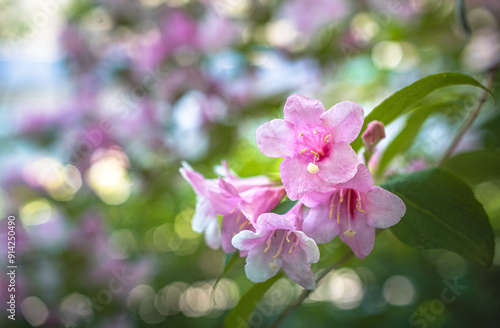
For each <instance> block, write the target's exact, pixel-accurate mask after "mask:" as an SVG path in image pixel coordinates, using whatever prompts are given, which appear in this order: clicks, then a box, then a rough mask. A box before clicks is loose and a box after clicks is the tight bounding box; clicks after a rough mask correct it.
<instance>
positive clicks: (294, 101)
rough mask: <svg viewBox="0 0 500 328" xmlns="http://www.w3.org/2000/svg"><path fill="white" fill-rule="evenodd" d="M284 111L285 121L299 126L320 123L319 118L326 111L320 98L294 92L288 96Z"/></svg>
mask: <svg viewBox="0 0 500 328" xmlns="http://www.w3.org/2000/svg"><path fill="white" fill-rule="evenodd" d="M284 113H285V117H284V118H285V121H287V122H290V123H293V124H295V125H297V126H301V125H305V124H310V125H320V124H321V121H320V119H319V118H320V116H321V115H322V114H323V113H325V106H323V104H322V103H321V102H320V101H319V100H316V99H311V98H308V97H305V96H302V95H299V94H296V93H294V94H292V95H290V96H289V97H288V98H287V100H286V103H285V108H284Z"/></svg>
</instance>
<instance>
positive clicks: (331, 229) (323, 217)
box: [302, 203, 340, 244]
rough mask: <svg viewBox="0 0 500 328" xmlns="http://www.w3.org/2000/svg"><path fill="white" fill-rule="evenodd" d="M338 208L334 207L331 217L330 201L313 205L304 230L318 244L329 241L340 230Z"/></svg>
mask: <svg viewBox="0 0 500 328" xmlns="http://www.w3.org/2000/svg"><path fill="white" fill-rule="evenodd" d="M337 206H338V205H337ZM336 209H337V208H335V207H334V208H333V210H332V217H330V204H329V203H326V204H321V205H318V206H316V207H313V208H312V209H311V210H310V211H309V213H308V214H307V216H306V218H305V220H304V224H303V226H302V231H304V233H305V234H306V235H307V236H309V237H311V238H312V239H314V240H315V241H316V243H318V244H325V243H329V242H330V241H332V240H333V238H335V237H336V236H337V235H338V234H339V232H340V228H339V225H338V224H337V212H336Z"/></svg>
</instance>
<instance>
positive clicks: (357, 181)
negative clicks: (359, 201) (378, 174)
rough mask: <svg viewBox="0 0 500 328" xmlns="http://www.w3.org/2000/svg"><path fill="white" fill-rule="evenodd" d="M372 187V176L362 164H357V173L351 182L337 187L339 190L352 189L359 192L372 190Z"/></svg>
mask: <svg viewBox="0 0 500 328" xmlns="http://www.w3.org/2000/svg"><path fill="white" fill-rule="evenodd" d="M373 187H374V183H373V178H372V174H371V173H370V170H368V168H367V167H366V166H365V165H363V164H358V171H357V172H356V175H355V176H354V177H353V178H352V179H351V180H349V181H347V182H344V183H340V184H338V185H337V188H339V189H354V190H356V191H359V192H368V191H370V190H372V189H373Z"/></svg>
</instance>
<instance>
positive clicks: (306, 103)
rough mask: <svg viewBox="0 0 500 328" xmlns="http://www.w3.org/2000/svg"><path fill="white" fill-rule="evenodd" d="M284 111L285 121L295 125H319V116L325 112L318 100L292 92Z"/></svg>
mask: <svg viewBox="0 0 500 328" xmlns="http://www.w3.org/2000/svg"><path fill="white" fill-rule="evenodd" d="M284 113H285V117H284V118H285V121H287V122H290V123H293V124H295V125H298V126H300V125H304V124H313V125H320V124H321V121H320V116H321V115H322V114H324V113H325V106H323V104H322V103H321V101H319V100H316V99H311V98H308V97H305V96H302V95H299V94H296V93H294V94H292V95H290V96H289V97H288V98H287V100H286V103H285V108H284ZM358 133H359V131H358Z"/></svg>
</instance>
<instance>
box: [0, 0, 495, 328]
mask: <svg viewBox="0 0 500 328" xmlns="http://www.w3.org/2000/svg"><path fill="white" fill-rule="evenodd" d="M458 2H460V1H452V0H432V1H431V0H408V1H403V0H389V1H382V0H363V1H362V0H359V1H347V0H313V1H309V0H290V1H283V0H255V1H251V0H213V1H210V0H199V1H195V0H29V1H28V0H18V1H9V0H0V211H1V213H2V215H1V218H0V233H1V240H2V246H1V252H0V254H1V255H0V266H1V267H3V268H5V267H6V265H7V248H6V246H5V245H6V240H5V239H6V236H7V220H6V218H7V216H8V215H9V214H14V216H15V217H16V229H17V230H16V237H17V239H16V241H17V243H16V260H17V264H18V270H17V277H16V278H17V285H16V291H17V294H16V301H17V303H16V304H17V320H16V321H15V322H13V321H11V320H8V319H7V314H8V313H7V312H6V311H5V310H6V305H5V304H6V303H5V302H6V301H7V297H8V295H7V290H6V286H7V284H8V276H6V275H5V274H2V275H1V276H0V283H1V285H2V288H1V290H0V298H1V300H2V301H1V302H2V304H4V305H3V307H5V309H4V308H2V309H0V310H1V313H2V314H1V315H0V325H1V326H2V327H98V328H99V327H119V328H128V327H149V326H152V327H201V326H203V327H221V326H222V325H223V321H224V315H225V314H226V313H227V312H228V311H229V310H230V309H231V308H233V307H234V306H235V305H236V304H237V302H238V300H239V299H240V297H241V296H242V295H243V294H244V293H245V291H246V290H247V289H248V288H249V287H250V286H251V285H252V284H251V283H250V282H249V281H248V280H247V278H246V277H245V275H244V272H243V262H241V263H240V265H239V266H237V267H235V268H234V269H233V270H231V272H229V274H228V275H226V276H225V278H223V279H222V280H221V282H220V284H219V286H218V288H217V290H216V292H215V293H214V294H213V295H211V293H212V287H213V284H214V282H215V280H216V279H217V277H218V276H219V275H220V273H221V272H222V269H223V266H224V261H225V259H226V255H225V254H224V253H223V252H222V250H211V249H209V248H208V247H207V246H206V245H205V243H204V240H203V236H200V235H199V234H197V233H195V232H193V231H192V229H191V218H192V215H193V213H194V206H195V195H194V192H193V191H192V189H191V187H190V186H189V185H188V184H187V183H186V182H185V181H184V180H183V179H182V178H181V177H180V175H179V173H178V168H179V167H180V163H181V161H182V160H186V161H188V162H189V163H190V164H191V165H192V166H193V167H194V168H195V169H196V170H198V171H200V172H201V173H203V174H204V175H205V176H206V177H208V178H214V177H216V175H215V173H213V171H212V167H213V166H214V165H216V164H219V163H220V162H221V160H223V159H226V160H227V161H228V163H229V166H230V167H231V168H232V169H233V170H234V171H235V172H237V173H238V174H239V175H240V176H243V177H247V176H252V175H259V174H276V173H277V172H278V166H279V159H278V160H277V159H270V158H266V157H265V156H263V155H262V154H261V153H260V152H259V150H258V149H257V147H256V145H255V141H254V137H255V129H256V128H257V127H258V126H259V125H260V124H262V123H263V122H265V121H267V120H269V119H272V118H277V117H280V115H282V108H283V104H284V101H285V100H286V97H287V96H288V95H289V94H291V93H292V92H298V93H301V94H303V95H306V96H308V97H312V98H317V99H320V100H321V101H322V102H323V103H324V104H325V107H326V108H329V107H330V106H332V105H334V104H335V103H337V102H339V101H342V100H353V101H356V102H358V103H360V104H361V105H362V106H363V107H364V108H365V112H366V113H368V112H369V111H370V110H371V109H372V108H373V107H374V106H376V105H377V104H378V103H380V102H381V101H382V100H383V99H384V98H386V97H387V96H389V95H390V94H392V93H393V92H395V91H397V90H399V89H400V88H402V87H404V86H406V85H408V84H410V83H412V82H413V81H415V80H417V79H419V78H421V77H423V76H426V75H429V74H433V73H437V72H445V71H458V72H463V73H466V74H470V75H472V76H474V77H475V78H477V79H478V80H479V81H483V82H484V72H485V71H486V70H487V69H488V68H489V67H490V66H491V65H493V64H495V63H496V62H498V60H499V57H500V32H499V28H498V27H499V24H500V2H498V1H497V0H474V1H466V17H467V21H468V25H469V26H465V25H467V24H464V23H463V22H461V21H460V19H458V17H459V15H458V13H457V3H458ZM496 81H497V82H496V83H495V84H496V85H497V86H498V78H497V80H496ZM498 89H499V88H497V90H498ZM495 94H496V97H497V99H500V98H499V95H500V94H499V92H498V91H496V92H495ZM476 99H477V91H476V90H474V88H471V87H463V88H462V87H452V88H445V89H443V90H441V91H438V92H435V93H433V94H432V95H431V96H429V97H427V98H426V99H425V100H424V103H425V102H427V103H429V104H435V103H439V102H447V103H448V104H449V102H453V106H447V107H446V108H445V109H444V110H443V111H441V112H439V113H438V114H435V115H433V116H431V117H430V118H429V119H428V120H427V121H426V122H425V124H424V125H423V128H422V130H421V131H420V132H419V133H418V135H417V138H416V140H415V143H414V144H413V145H412V147H411V148H410V150H409V151H408V152H406V153H405V154H403V155H400V156H398V157H397V158H396V159H395V160H393V161H392V162H391V163H390V164H389V165H388V166H387V169H386V170H385V172H384V173H383V174H380V175H379V177H378V180H379V182H383V181H384V178H385V176H387V175H390V174H395V173H399V172H410V171H415V170H420V169H424V168H426V167H429V166H432V165H435V163H436V162H437V160H438V158H439V157H440V154H442V153H443V151H444V150H445V149H446V147H447V146H448V144H449V143H450V142H451V138H452V137H453V135H454V134H455V131H456V129H457V127H458V126H459V125H460V124H461V122H462V121H463V119H464V117H465V115H466V113H467V111H468V110H469V109H470V108H471V107H472V106H473V104H474V103H475V101H476ZM403 126H404V120H398V121H396V122H394V123H393V124H391V125H390V126H388V127H387V130H386V133H387V140H385V141H384V142H382V143H381V144H380V147H379V152H378V153H377V154H379V155H380V153H381V152H383V148H384V147H385V146H386V145H387V142H388V141H390V140H391V138H394V136H396V135H397V134H398V133H399V131H400V130H401V129H402V128H403ZM499 126H500V113H499V111H498V100H497V104H496V105H495V104H494V102H493V101H489V102H487V103H486V105H485V107H484V108H483V111H482V114H481V115H480V117H479V118H478V120H477V121H476V123H475V124H474V126H473V128H472V129H471V130H470V131H469V133H467V135H466V137H465V138H464V140H463V142H462V143H461V144H460V145H459V150H458V151H459V152H465V151H471V150H477V149H479V150H480V149H489V150H493V151H496V150H499V149H500V128H499ZM376 159H377V155H376V156H375V161H374V163H371V165H372V166H376V165H377V164H376ZM473 188H474V191H475V193H476V196H477V198H478V200H479V201H480V202H481V203H482V204H483V205H484V207H485V209H486V211H487V212H488V214H489V216H490V218H491V222H492V225H493V228H494V229H495V233H496V236H497V237H496V245H497V247H496V254H497V256H496V257H495V260H494V263H493V266H492V267H491V268H489V269H488V268H483V267H480V266H479V265H476V264H474V263H471V262H468V261H466V260H464V259H463V258H461V257H460V256H458V255H455V254H453V253H450V252H446V251H441V250H433V251H419V250H415V249H411V248H409V247H407V246H405V245H403V244H402V243H400V242H399V241H398V240H397V239H396V238H395V237H394V236H393V235H392V234H391V233H390V232H389V231H386V232H384V233H383V234H381V235H380V236H379V237H378V238H377V242H376V244H375V250H374V251H373V253H372V254H371V255H370V256H369V257H368V258H367V259H365V260H362V261H361V260H357V259H353V260H351V261H349V262H348V263H347V264H346V266H345V267H344V268H342V269H340V270H337V271H334V272H332V273H331V274H330V275H328V277H327V278H326V280H325V283H324V284H323V285H322V286H321V287H320V288H319V289H318V291H316V292H315V293H314V294H313V295H311V297H309V298H308V299H307V300H306V302H305V303H304V304H303V305H302V306H301V307H300V308H299V309H298V310H297V311H296V312H294V314H292V316H291V317H290V318H289V320H288V321H287V322H286V326H287V327H303V326H305V325H316V326H318V327H324V326H339V327H360V326H362V327H372V326H382V325H383V326H384V327H407V326H410V327H411V326H414V327H471V326H481V327H496V326H497V323H498V319H500V313H499V312H498V309H499V308H500V181H482V182H481V183H477V184H474V185H473ZM2 272H3V269H2ZM450 283H451V284H452V286H456V285H453V284H458V285H459V287H455V291H456V293H449V292H450V291H453V290H452V289H450V288H451V287H449V284H450ZM273 288H277V289H279V290H280V291H281V293H282V294H281V295H282V296H283V297H282V298H281V299H280V301H279V302H276V301H273V302H271V303H270V304H271V306H268V307H267V308H265V309H261V310H258V311H257V313H255V314H254V315H253V316H252V317H251V318H250V324H251V326H252V327H264V326H266V325H268V324H269V322H271V320H272V319H273V318H274V317H275V316H276V315H277V314H278V313H279V311H281V310H282V309H283V308H284V307H285V306H286V304H288V303H289V302H292V301H293V300H294V299H295V297H296V296H297V295H298V293H300V290H301V287H299V286H297V285H295V284H293V283H292V282H290V281H289V280H288V279H282V280H280V281H279V282H278V283H277V285H276V286H275V287H273ZM444 290H448V292H443V291H444ZM443 295H446V297H447V298H446V299H449V298H450V297H451V296H453V295H455V296H456V297H455V298H454V299H453V300H452V301H450V302H445V300H444V299H443ZM212 296H213V299H212ZM214 301H215V302H214ZM495 319H496V320H495Z"/></svg>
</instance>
